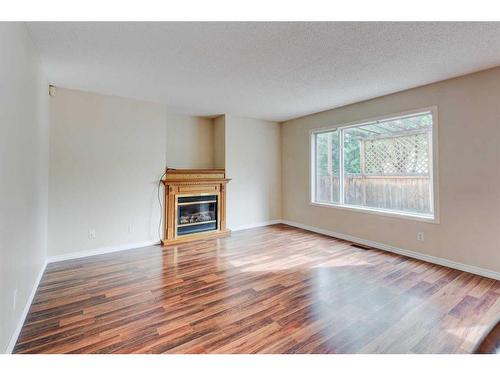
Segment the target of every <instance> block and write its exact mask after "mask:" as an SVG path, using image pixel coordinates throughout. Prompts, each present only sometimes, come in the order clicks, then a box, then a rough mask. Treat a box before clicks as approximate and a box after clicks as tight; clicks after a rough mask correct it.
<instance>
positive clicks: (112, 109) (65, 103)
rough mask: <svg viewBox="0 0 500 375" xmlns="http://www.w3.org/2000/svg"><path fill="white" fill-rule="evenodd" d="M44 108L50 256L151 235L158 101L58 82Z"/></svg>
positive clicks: (162, 139)
mask: <svg viewBox="0 0 500 375" xmlns="http://www.w3.org/2000/svg"><path fill="white" fill-rule="evenodd" d="M50 113H51V121H50V179H49V181H50V185H49V241H48V253H49V256H56V255H62V254H67V253H73V252H79V251H83V250H89V249H94V248H100V247H106V246H117V245H122V244H128V243H135V242H141V241H149V240H155V239H158V234H157V233H158V221H159V217H160V208H159V204H158V200H157V184H158V179H159V178H160V176H161V175H162V172H163V170H164V168H165V163H166V161H165V157H166V156H165V150H166V127H165V118H166V109H165V107H164V106H162V105H159V104H153V103H147V102H141V101H137V100H130V99H124V98H118V97H113V96H104V95H97V94H91V93H86V92H81V91H74V90H67V89H60V88H59V89H57V94H56V96H55V97H52V98H51V99H50ZM131 224H132V225H133V226H134V228H133V232H132V233H129V225H131ZM89 229H95V232H96V238H95V239H90V238H89V235H88V231H89Z"/></svg>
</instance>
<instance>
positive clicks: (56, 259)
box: [47, 240, 160, 263]
mask: <svg viewBox="0 0 500 375" xmlns="http://www.w3.org/2000/svg"><path fill="white" fill-rule="evenodd" d="M159 244H160V241H154V240H148V241H140V242H133V243H128V244H123V245H117V246H106V247H100V248H97V249H91V250H84V251H77V252H74V253H69V254H61V255H54V256H51V257H49V258H48V259H47V263H54V262H61V261H63V260H70V259H78V258H86V257H90V256H93V255H100V254H108V253H114V252H117V251H124V250H132V249H137V248H139V247H146V246H153V245H159Z"/></svg>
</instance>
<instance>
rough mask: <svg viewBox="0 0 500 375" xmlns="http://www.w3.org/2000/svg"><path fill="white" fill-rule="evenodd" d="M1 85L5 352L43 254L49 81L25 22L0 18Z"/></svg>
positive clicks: (0, 269)
mask: <svg viewBox="0 0 500 375" xmlns="http://www.w3.org/2000/svg"><path fill="white" fill-rule="evenodd" d="M0 88H1V89H0V181H1V183H0V306H1V308H0V352H5V351H6V350H7V348H8V344H9V341H10V340H11V338H12V336H13V335H14V334H15V331H16V327H17V326H18V324H19V323H21V322H20V320H21V318H22V316H23V309H24V308H25V306H26V303H27V302H28V299H29V297H30V293H31V292H32V289H33V287H34V285H35V282H36V281H37V276H38V275H39V274H40V271H41V269H42V267H43V265H44V263H45V257H46V234H47V230H46V225H47V174H48V134H49V132H48V95H47V90H48V86H47V83H46V81H45V79H44V77H43V74H42V71H41V68H40V62H39V58H38V55H37V52H36V50H35V48H34V46H33V44H32V42H31V39H30V37H29V35H28V33H27V30H26V29H25V26H24V24H21V23H0ZM16 290H17V299H16V304H15V306H14V305H13V303H14V293H15V291H16ZM9 349H10V348H9Z"/></svg>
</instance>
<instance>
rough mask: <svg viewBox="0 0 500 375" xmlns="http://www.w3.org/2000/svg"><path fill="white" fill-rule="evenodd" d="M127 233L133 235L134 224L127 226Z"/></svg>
mask: <svg viewBox="0 0 500 375" xmlns="http://www.w3.org/2000/svg"><path fill="white" fill-rule="evenodd" d="M128 232H129V233H134V232H135V225H134V224H129V225H128Z"/></svg>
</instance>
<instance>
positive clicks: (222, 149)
mask: <svg viewBox="0 0 500 375" xmlns="http://www.w3.org/2000/svg"><path fill="white" fill-rule="evenodd" d="M213 144H214V167H215V168H225V167H226V117H225V116H219V117H217V118H215V119H214V143H213Z"/></svg>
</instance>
